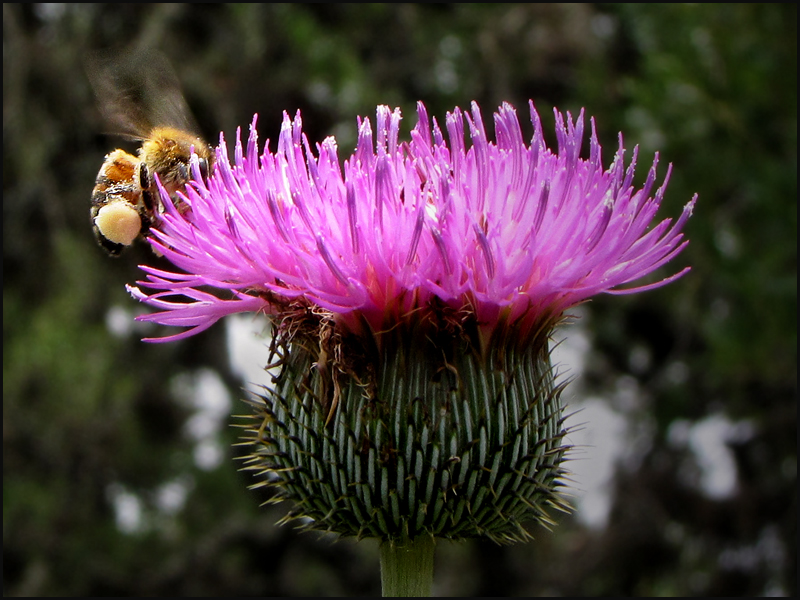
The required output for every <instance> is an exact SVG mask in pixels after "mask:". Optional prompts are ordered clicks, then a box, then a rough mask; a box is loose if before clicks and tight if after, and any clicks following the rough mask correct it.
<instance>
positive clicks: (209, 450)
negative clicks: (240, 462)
mask: <svg viewBox="0 0 800 600" xmlns="http://www.w3.org/2000/svg"><path fill="white" fill-rule="evenodd" d="M192 456H194V464H195V465H196V466H197V468H198V469H202V470H203V471H212V470H214V469H216V468H217V467H218V466H220V465H221V464H222V459H223V458H225V453H224V452H223V451H222V445H221V444H220V443H219V442H218V441H216V440H210V439H206V440H202V441H201V442H199V443H198V444H196V445H195V447H194V453H193V454H192Z"/></svg>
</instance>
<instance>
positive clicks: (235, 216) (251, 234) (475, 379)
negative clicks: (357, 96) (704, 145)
mask: <svg viewBox="0 0 800 600" xmlns="http://www.w3.org/2000/svg"><path fill="white" fill-rule="evenodd" d="M530 115H531V120H532V123H533V127H534V135H533V139H532V141H531V143H530V145H526V144H525V142H524V140H523V137H522V133H521V129H520V124H519V121H518V119H517V115H516V112H515V110H514V109H513V108H512V107H511V106H510V105H508V104H504V105H503V106H501V107H500V108H499V110H498V112H497V113H495V115H494V125H495V132H496V136H495V137H496V142H490V141H489V139H488V136H487V134H486V129H485V127H484V123H483V120H482V117H481V113H480V111H479V109H478V107H477V105H475V104H473V105H472V109H471V111H470V112H469V113H466V114H465V113H462V111H461V110H460V109H458V108H456V109H455V110H454V111H453V112H452V113H448V115H447V117H446V120H445V127H444V130H442V128H441V127H440V126H439V124H438V123H437V121H436V120H435V119H434V120H433V121H432V122H431V120H430V119H429V118H428V115H427V113H426V110H425V108H424V106H423V105H422V104H421V103H420V104H419V105H418V122H417V124H416V126H415V127H414V129H413V130H412V131H411V139H410V141H408V142H403V143H401V142H400V141H399V129H400V120H401V115H400V111H399V110H397V109H396V110H394V111H391V110H390V109H389V108H388V107H385V106H381V107H378V110H377V114H376V119H375V129H374V130H373V128H372V124H371V122H370V120H369V119H364V120H359V123H358V128H359V132H358V144H357V147H356V150H355V152H354V153H353V155H352V156H351V157H350V158H349V159H348V160H346V161H345V162H344V168H343V169H342V168H341V166H340V162H339V157H338V152H337V146H336V142H335V140H334V139H333V138H328V139H326V140H324V141H323V142H322V143H321V144H319V145H317V147H316V148H312V146H311V144H310V143H309V142H308V140H307V139H306V138H305V136H304V135H303V134H302V122H301V118H300V114H299V113H298V114H297V115H296V117H295V118H294V120H291V119H290V118H289V117H288V115H285V116H284V122H283V127H282V130H281V134H280V137H279V140H278V147H277V152H275V153H274V154H273V153H271V152H270V151H269V150H268V148H265V149H264V150H263V152H261V153H260V151H259V146H258V140H257V134H256V128H255V124H256V123H255V119H254V121H253V124H252V126H251V131H250V136H249V140H248V142H247V146H246V148H245V147H243V145H242V144H241V141H240V140H239V141H237V144H236V147H235V154H234V160H233V163H231V161H230V160H229V157H228V154H227V148H226V145H225V144H224V142H222V143H221V144H220V146H219V148H218V149H217V160H216V164H217V167H216V170H215V173H214V175H213V176H212V177H210V178H208V179H207V180H204V179H203V178H202V177H201V176H200V172H199V169H198V166H197V164H196V163H195V165H194V171H195V173H194V178H193V179H194V181H193V183H192V184H190V185H189V186H187V190H186V203H187V204H188V205H189V206H190V207H191V210H190V211H184V212H180V211H178V210H176V209H174V207H172V204H171V203H169V202H166V203H165V205H166V206H167V213H165V214H164V215H163V218H162V222H161V223H160V226H159V228H158V229H154V230H153V232H152V234H153V237H152V239H151V244H152V245H153V247H154V249H156V250H157V251H158V252H159V253H161V254H163V255H164V256H165V257H166V258H168V259H169V260H170V261H171V262H172V263H173V264H174V265H175V266H176V267H177V269H178V270H176V271H175V272H167V271H162V270H157V269H153V268H151V267H143V269H144V270H145V272H146V273H147V279H146V281H143V282H140V283H141V285H143V286H145V287H147V288H149V289H151V290H154V291H153V292H151V293H149V294H148V293H145V292H143V291H142V290H141V289H140V288H130V289H131V292H132V293H133V294H134V296H135V297H136V298H138V299H140V300H142V301H144V302H146V303H148V304H150V305H152V306H154V307H156V308H159V309H161V312H158V313H154V314H150V315H145V316H143V317H140V318H141V319H143V320H148V321H154V322H157V323H160V324H163V325H176V326H183V327H188V328H189V329H187V330H185V331H182V332H180V333H177V334H175V335H172V336H170V337H167V338H162V339H161V340H159V341H165V340H169V339H180V338H184V337H188V336H190V335H193V334H195V333H197V332H199V331H202V330H204V329H206V328H208V327H210V326H211V325H212V324H213V323H214V322H216V321H217V320H218V319H220V318H221V317H223V316H225V315H227V314H232V313H235V312H245V311H254V312H265V313H266V314H268V315H270V316H271V318H272V322H273V324H274V332H273V351H274V353H275V356H276V357H277V364H278V365H279V366H280V367H281V371H280V374H279V375H278V376H277V377H276V379H275V382H274V387H273V388H272V389H271V390H270V391H269V392H268V394H267V395H266V396H265V397H262V398H257V399H253V400H252V401H251V403H252V404H253V406H254V408H255V413H256V417H257V422H256V425H255V426H254V427H251V428H250V429H249V433H248V434H247V435H248V439H247V442H246V443H248V444H251V445H252V447H253V452H252V455H251V457H250V459H249V462H248V465H249V468H251V469H253V470H254V471H256V472H258V473H261V474H269V477H267V478H265V479H264V480H263V484H264V485H269V486H273V487H275V488H277V489H278V490H279V494H278V496H277V498H278V499H291V500H293V501H294V502H295V508H294V509H293V511H292V512H291V513H290V514H289V516H288V518H289V519H292V518H298V517H306V519H304V527H307V528H312V529H319V530H325V531H334V532H337V533H340V534H343V535H356V536H359V537H365V536H368V537H378V538H380V539H381V540H383V541H385V542H387V544H384V546H386V547H392V546H403V545H404V544H413V543H416V542H417V541H421V540H430V539H433V538H435V537H442V538H449V539H460V538H465V537H488V538H490V539H493V540H495V541H497V542H501V543H505V542H514V541H522V540H526V539H528V538H529V537H530V534H529V533H528V526H529V525H530V524H531V523H535V522H539V523H544V524H547V523H549V522H550V521H549V517H548V510H549V509H550V508H553V507H554V508H557V509H565V508H566V505H565V503H564V501H563V500H562V498H561V496H560V494H559V487H560V485H561V484H562V480H563V476H564V474H565V471H564V469H563V467H562V461H563V458H564V454H565V452H566V450H567V448H566V446H565V445H564V443H563V436H564V433H565V431H564V427H563V424H562V420H563V419H562V404H561V400H560V393H561V390H562V387H563V386H562V385H560V384H558V383H557V382H556V381H555V378H554V375H553V369H552V366H551V363H550V358H549V349H548V339H549V336H550V334H551V332H552V331H553V328H554V327H555V326H556V324H557V323H558V322H559V321H560V320H562V319H563V318H564V315H565V311H567V310H568V309H569V308H570V307H571V306H575V305H576V304H578V303H581V302H583V301H585V300H587V299H588V298H590V297H592V296H593V295H595V294H598V293H602V292H605V293H612V294H625V293H632V292H638V291H643V290H646V289H651V288H655V287H659V286H662V285H665V284H667V283H669V282H670V281H673V280H675V279H677V278H678V277H680V276H681V275H683V274H684V273H685V272H686V270H688V269H684V270H683V271H680V272H679V273H677V274H675V275H672V276H671V277H668V278H667V279H664V280H661V281H659V282H657V283H652V284H649V285H643V286H640V287H634V288H630V287H628V288H621V286H625V285H626V284H630V283H631V282H634V281H636V280H638V279H640V278H641V277H643V276H644V275H647V274H649V273H651V272H652V271H654V270H656V269H657V268H659V267H660V266H662V265H664V264H665V263H666V262H668V261H669V260H671V259H672V258H673V257H674V256H675V255H676V254H678V253H679V252H680V251H681V250H682V249H683V248H684V247H685V245H686V243H687V242H686V241H685V240H684V239H683V234H682V233H681V230H682V228H683V226H684V224H685V222H686V220H687V219H688V217H689V216H690V215H691V211H692V207H693V206H694V203H695V199H692V200H691V201H690V202H689V203H688V204H687V205H686V207H685V209H684V211H683V213H682V214H681V216H680V217H679V218H678V220H677V221H676V222H674V223H672V221H671V220H670V219H665V220H663V221H661V222H660V223H658V224H656V225H655V226H653V227H651V223H652V222H653V219H654V217H655V214H656V212H657V210H658V208H659V206H660V203H661V200H662V197H663V193H664V189H665V187H666V181H667V180H668V179H669V172H670V171H669V170H668V171H667V176H666V179H665V182H664V184H662V185H661V187H659V188H658V189H657V190H655V192H653V189H654V187H655V185H656V165H657V161H658V159H657V157H656V159H655V160H654V162H653V165H652V167H651V168H650V171H649V173H648V176H647V179H646V181H645V184H644V186H643V187H642V188H641V189H636V188H634V186H633V175H634V168H635V164H636V159H637V150H636V149H634V151H633V153H632V154H633V156H632V158H631V161H630V164H629V165H628V166H626V165H625V164H624V161H623V154H624V150H623V147H622V139H621V137H620V145H619V149H618V151H617V153H616V155H615V156H614V158H613V160H612V162H611V165H610V167H608V168H607V169H604V168H603V165H602V159H601V148H600V145H599V143H598V141H597V135H596V132H595V129H594V123H593V122H592V127H591V129H592V131H591V141H590V148H589V158H588V159H582V158H580V150H581V142H582V139H583V137H584V118H583V113H581V115H580V116H579V117H578V118H577V119H576V120H575V121H573V120H572V117H571V116H570V115H569V113H568V114H567V117H566V119H564V117H563V116H562V115H561V114H559V113H556V138H557V151H556V152H553V151H552V150H550V149H549V148H548V147H547V145H546V144H545V141H544V135H543V131H542V125H541V121H540V119H539V116H538V114H537V113H536V110H535V109H534V107H533V104H531V105H530ZM445 132H446V134H445ZM466 135H468V136H469V142H467V141H466V139H465V137H466ZM651 194H652V195H651ZM209 288H212V289H216V290H218V292H217V293H214V294H212V293H211V292H209V291H208V289H209ZM225 296H227V298H226V297H225ZM420 543H423V542H420Z"/></svg>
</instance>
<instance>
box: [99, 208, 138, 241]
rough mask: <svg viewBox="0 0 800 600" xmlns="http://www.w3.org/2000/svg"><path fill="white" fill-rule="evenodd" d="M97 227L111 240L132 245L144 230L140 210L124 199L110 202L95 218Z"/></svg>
mask: <svg viewBox="0 0 800 600" xmlns="http://www.w3.org/2000/svg"><path fill="white" fill-rule="evenodd" d="M94 224H95V225H97V229H99V230H100V233H101V234H102V235H103V237H104V238H106V239H107V240H108V241H109V242H113V243H115V244H122V245H123V246H130V245H131V244H132V243H133V240H135V239H136V237H137V236H138V235H139V233H140V232H141V230H142V219H141V217H140V216H139V212H138V211H137V210H136V209H135V208H134V207H133V206H131V205H130V204H128V203H127V202H125V201H124V200H119V201H116V202H109V203H108V204H106V205H105V206H103V207H102V208H101V209H100V210H99V211H98V212H97V216H96V217H95V218H94Z"/></svg>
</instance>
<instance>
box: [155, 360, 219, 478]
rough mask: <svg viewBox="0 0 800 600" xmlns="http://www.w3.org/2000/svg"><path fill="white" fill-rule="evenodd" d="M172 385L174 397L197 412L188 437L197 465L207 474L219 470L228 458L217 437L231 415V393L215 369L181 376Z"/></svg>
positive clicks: (188, 429) (189, 421)
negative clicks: (215, 469)
mask: <svg viewBox="0 0 800 600" xmlns="http://www.w3.org/2000/svg"><path fill="white" fill-rule="evenodd" d="M170 385H171V390H172V393H173V395H174V396H175V397H176V398H178V399H179V400H180V401H181V402H183V403H184V404H185V405H186V406H189V407H190V408H192V409H193V410H194V414H192V416H191V417H189V419H188V420H187V421H186V434H187V435H188V436H189V437H190V438H191V439H192V440H194V441H195V449H194V457H195V464H196V465H197V466H198V468H201V469H205V470H209V469H213V468H215V467H217V466H218V465H219V464H220V463H221V462H222V458H223V456H224V452H223V451H222V448H221V446H220V444H219V441H218V440H217V436H218V435H219V433H220V430H221V429H222V427H223V426H224V425H225V423H226V421H227V419H228V416H229V415H230V411H231V399H230V395H229V394H228V389H227V388H226V387H225V384H224V383H223V381H222V379H221V378H220V376H219V375H218V374H217V373H216V372H215V371H212V370H211V369H198V370H197V371H196V372H194V373H184V374H181V375H178V376H177V377H175V378H173V380H172V381H171V382H170Z"/></svg>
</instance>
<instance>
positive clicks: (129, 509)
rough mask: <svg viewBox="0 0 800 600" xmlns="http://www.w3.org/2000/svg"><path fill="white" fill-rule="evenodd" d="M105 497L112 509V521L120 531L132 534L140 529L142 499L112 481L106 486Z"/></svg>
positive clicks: (142, 519)
mask: <svg viewBox="0 0 800 600" xmlns="http://www.w3.org/2000/svg"><path fill="white" fill-rule="evenodd" d="M106 497H107V498H108V499H109V500H110V501H111V506H112V508H113V509H114V521H115V523H116V524H117V529H119V530H120V531H121V532H122V533H127V534H132V533H137V532H140V531H142V529H143V528H144V518H143V509H142V501H141V499H140V498H139V496H137V495H136V494H133V493H131V492H129V491H127V490H126V489H125V488H124V487H123V486H122V485H120V484H118V483H114V484H111V485H109V486H108V488H106Z"/></svg>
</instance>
